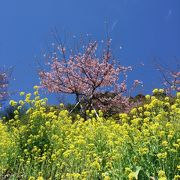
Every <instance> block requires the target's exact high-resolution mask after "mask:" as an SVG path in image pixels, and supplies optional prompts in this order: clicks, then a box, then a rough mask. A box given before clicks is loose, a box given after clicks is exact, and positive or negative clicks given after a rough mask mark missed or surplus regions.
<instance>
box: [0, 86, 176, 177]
mask: <svg viewBox="0 0 180 180" xmlns="http://www.w3.org/2000/svg"><path fill="white" fill-rule="evenodd" d="M34 89H35V92H34V95H31V94H25V93H24V92H21V93H20V96H22V99H21V100H20V101H19V102H16V101H14V100H11V101H10V105H11V106H13V107H15V110H14V118H12V119H10V120H6V119H5V118H2V121H0V179H11V180H12V179H13V180H15V179H27V180H36V179H37V180H54V179H57V180H58V179H64V180H81V179H84V180H86V179H87V180H91V179H92V180H96V179H97V180H99V179H102V180H103V179H104V180H111V179H112V180H116V179H120V180H121V179H122V180H124V179H129V180H134V179H140V180H146V179H147V180H148V179H152V180H172V179H174V180H176V179H180V123H179V122H180V93H177V94H176V96H175V97H167V96H164V95H163V90H162V89H155V90H154V91H153V95H146V100H145V102H144V103H143V104H142V105H141V106H139V107H137V108H133V109H132V110H131V111H130V112H129V113H128V114H126V113H122V114H119V118H118V119H116V120H114V119H113V117H108V118H105V117H104V116H103V113H102V112H101V111H99V112H98V114H99V116H98V117H97V116H96V114H95V112H94V111H91V112H89V114H88V119H87V120H86V121H84V119H83V118H82V117H81V116H80V115H77V116H76V120H75V121H74V120H72V117H71V115H70V114H69V112H68V111H67V110H66V109H64V108H63V105H62V104H60V107H59V109H57V108H55V107H50V108H47V99H46V98H44V99H41V98H40V96H39V92H38V87H36V86H35V87H34ZM24 108H26V111H25V114H22V113H21V111H22V109H24Z"/></svg>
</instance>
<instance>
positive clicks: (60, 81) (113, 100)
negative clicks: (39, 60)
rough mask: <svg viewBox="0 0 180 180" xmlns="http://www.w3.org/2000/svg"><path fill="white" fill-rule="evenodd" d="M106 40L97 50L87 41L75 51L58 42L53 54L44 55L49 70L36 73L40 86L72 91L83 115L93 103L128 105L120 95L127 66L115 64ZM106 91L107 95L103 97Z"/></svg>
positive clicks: (100, 107) (125, 87)
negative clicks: (101, 47)
mask: <svg viewBox="0 0 180 180" xmlns="http://www.w3.org/2000/svg"><path fill="white" fill-rule="evenodd" d="M110 43H111V40H110V39H108V41H107V44H106V47H105V48H103V49H102V51H98V49H97V48H98V43H97V42H96V41H90V42H89V43H87V45H83V48H82V49H81V50H82V51H81V50H79V51H78V52H76V53H75V52H74V51H73V50H71V51H70V53H67V49H66V47H65V46H64V45H63V44H62V43H60V44H58V45H57V47H56V48H54V51H53V53H51V54H50V55H48V56H46V57H48V61H49V65H50V71H46V70H41V71H40V72H39V76H40V79H41V85H42V87H43V88H46V89H47V90H48V91H49V92H56V93H68V94H75V96H76V101H77V104H76V106H80V108H81V112H83V113H84V114H85V113H86V110H92V109H95V107H97V106H98V108H99V109H103V110H107V109H110V108H111V107H112V106H114V105H116V106H118V105H119V106H121V105H122V104H123V106H124V107H128V106H129V102H128V97H126V96H124V95H123V94H124V93H125V92H127V82H126V81H127V71H128V70H131V67H124V66H121V65H117V64H116V63H115V60H114V59H113V57H112V53H111V49H110ZM68 54H69V55H68ZM97 54H100V55H99V56H97ZM120 75H121V76H120ZM120 79H121V81H120ZM138 83H139V81H136V83H135V84H138ZM106 91H108V92H109V95H107V94H106V96H103V95H102V93H105V92H106ZM99 94H101V97H100V96H99ZM110 94H111V95H110ZM102 99H103V100H102ZM95 104H96V105H95Z"/></svg>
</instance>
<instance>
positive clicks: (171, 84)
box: [155, 62, 180, 94]
mask: <svg viewBox="0 0 180 180" xmlns="http://www.w3.org/2000/svg"><path fill="white" fill-rule="evenodd" d="M155 66H156V68H157V70H158V71H159V72H160V74H161V76H162V81H163V85H164V87H165V90H166V93H167V94H171V93H172V92H173V91H175V92H180V64H179V63H178V62H176V63H175V66H176V67H175V68H174V69H172V68H170V67H168V66H166V65H162V64H160V63H158V62H156V63H155Z"/></svg>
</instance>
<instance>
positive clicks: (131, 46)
mask: <svg viewBox="0 0 180 180" xmlns="http://www.w3.org/2000/svg"><path fill="white" fill-rule="evenodd" d="M105 21H108V27H109V31H110V36H111V37H112V40H113V41H112V47H113V51H114V53H115V55H116V57H117V58H118V60H120V62H121V64H123V65H132V66H133V67H134V71H133V72H131V73H130V75H129V77H130V80H132V79H139V80H142V81H144V88H143V90H139V92H143V93H149V92H150V91H151V90H152V88H154V87H160V84H159V82H160V81H159V74H158V73H157V72H156V71H155V70H154V69H153V59H155V58H158V59H159V61H160V62H161V63H165V64H169V65H172V64H173V63H174V62H175V59H180V33H179V32H180V1H179V0H111V1H110V0H31V1H25V0H6V1H5V0H4V1H3V0H0V23H1V26H0V66H1V67H2V66H4V65H5V66H6V67H9V66H14V72H13V78H15V80H13V79H12V80H11V84H10V90H11V91H12V92H13V91H26V92H29V91H32V87H33V85H35V84H39V79H38V76H37V64H36V61H35V59H36V58H35V57H38V59H40V60H41V62H42V63H43V61H42V57H41V50H42V49H46V48H47V45H48V44H51V43H52V42H53V41H52V37H51V33H50V32H51V29H52V28H54V27H56V28H57V29H58V31H59V35H60V36H61V37H62V38H63V37H64V33H63V31H64V30H65V31H66V32H69V33H70V34H71V35H72V36H73V35H76V36H79V35H81V34H82V35H86V34H87V33H89V34H92V37H93V38H94V39H97V40H101V39H104V38H105V33H106V29H105ZM142 64H144V66H142ZM172 66H173V65H172ZM50 99H51V100H50V101H51V102H56V100H55V97H53V98H52V97H51V96H50Z"/></svg>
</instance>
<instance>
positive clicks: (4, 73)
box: [0, 68, 11, 105]
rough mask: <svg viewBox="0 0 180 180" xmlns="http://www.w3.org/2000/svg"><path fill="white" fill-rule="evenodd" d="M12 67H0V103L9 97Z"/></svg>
mask: <svg viewBox="0 0 180 180" xmlns="http://www.w3.org/2000/svg"><path fill="white" fill-rule="evenodd" d="M10 72H11V70H10V69H4V68H3V69H0V105H2V103H3V101H5V100H6V99H7V98H8V95H9V94H8V85H9V77H10Z"/></svg>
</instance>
